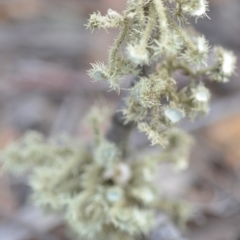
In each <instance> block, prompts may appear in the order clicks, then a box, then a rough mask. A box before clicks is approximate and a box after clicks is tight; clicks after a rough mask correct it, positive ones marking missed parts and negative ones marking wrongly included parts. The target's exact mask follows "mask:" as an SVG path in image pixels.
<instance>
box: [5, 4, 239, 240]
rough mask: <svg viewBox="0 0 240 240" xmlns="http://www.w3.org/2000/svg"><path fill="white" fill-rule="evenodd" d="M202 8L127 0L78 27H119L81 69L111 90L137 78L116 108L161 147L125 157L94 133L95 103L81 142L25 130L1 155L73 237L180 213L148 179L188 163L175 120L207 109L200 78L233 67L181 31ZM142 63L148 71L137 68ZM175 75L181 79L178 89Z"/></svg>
mask: <svg viewBox="0 0 240 240" xmlns="http://www.w3.org/2000/svg"><path fill="white" fill-rule="evenodd" d="M168 3H170V4H168ZM207 10H208V2H207V1H206V0H168V1H167V0H166V1H163V0H128V1H127V7H126V10H125V11H123V13H117V12H116V11H113V10H109V11H108V12H107V14H106V16H102V15H101V14H100V13H99V12H98V13H94V14H92V15H91V17H90V19H89V22H88V24H87V27H88V28H90V29H92V30H94V29H99V28H103V29H108V28H119V29H120V33H119V36H118V37H117V39H116V40H115V42H114V45H113V46H112V47H111V49H110V53H109V59H108V63H107V64H103V63H95V64H92V69H90V70H89V71H88V73H89V75H90V77H91V78H92V79H93V80H94V81H104V80H108V81H109V85H110V88H111V89H114V90H116V91H118V92H119V91H120V89H121V87H120V80H121V79H122V78H123V77H124V76H125V75H127V74H133V75H135V76H137V79H138V81H135V82H134V84H132V85H131V87H130V89H129V96H128V97H127V98H126V106H125V107H124V108H123V109H120V110H121V111H122V113H123V115H124V120H125V122H126V123H129V122H134V123H136V125H137V127H138V129H139V130H140V131H143V132H145V133H146V134H147V136H148V138H149V140H150V141H151V144H152V145H155V144H159V145H161V146H163V147H164V149H163V150H162V152H161V153H159V154H156V155H148V156H147V157H136V156H132V155H131V156H128V158H127V159H128V160H130V161H127V159H126V158H125V156H124V154H123V152H121V150H122V149H120V148H119V146H117V145H116V144H114V143H112V142H109V141H107V140H106V139H105V138H104V137H103V136H104V135H103V133H102V124H103V123H104V122H106V120H105V117H106V116H107V115H109V114H108V113H109V112H108V111H105V110H106V109H105V110H104V109H101V110H100V109H99V108H97V107H94V108H93V109H91V110H90V112H89V114H88V116H87V118H86V119H87V120H86V121H85V122H86V123H87V124H88V125H89V126H90V129H92V130H93V131H92V132H93V138H94V141H92V142H93V143H92V145H90V146H88V147H86V146H85V145H83V144H81V143H78V141H77V140H76V139H75V140H72V139H70V138H67V137H63V138H60V139H55V140H51V141H50V140H46V139H45V138H44V137H43V136H42V135H40V134H37V133H29V134H27V135H26V136H25V137H24V138H23V139H20V140H19V141H18V142H17V143H14V144H13V145H11V146H9V147H8V148H7V149H6V150H4V151H3V152H2V154H1V159H2V162H3V166H4V167H5V168H7V169H13V170H14V169H15V170H17V171H19V170H24V169H27V168H28V167H32V168H33V174H32V176H31V178H30V185H31V186H32V188H33V196H32V198H33V199H34V201H35V202H36V203H37V204H39V205H41V206H44V207H48V208H51V209H54V210H58V211H64V212H65V216H66V221H67V223H68V225H69V226H70V227H71V228H72V229H73V230H74V231H75V232H76V233H77V234H78V235H79V236H80V237H81V238H84V239H98V240H106V239H111V240H122V239H124V240H134V239H136V237H138V236H142V235H143V234H145V235H147V234H148V233H149V231H150V230H151V229H152V228H153V227H154V223H155V221H154V220H155V214H156V212H157V210H159V209H161V210H162V209H165V210H166V211H168V212H172V213H174V214H173V216H174V217H176V218H177V222H178V221H180V222H181V220H182V219H185V218H186V215H187V214H186V212H187V211H185V210H186V208H185V207H184V206H182V205H176V204H175V203H174V204H168V203H167V204H165V203H164V201H163V198H162V197H163V196H161V194H160V193H159V191H158V189H157V188H156V186H155V183H154V180H155V178H156V176H157V169H158V165H159V164H160V163H162V162H168V163H170V164H172V165H173V167H174V168H175V169H176V170H182V169H185V168H186V167H187V165H188V158H189V153H190V148H191V146H192V143H193V141H192V139H191V137H189V136H188V135H187V134H186V133H184V132H182V131H180V130H179V129H177V124H178V123H179V122H180V121H181V120H182V119H184V118H185V117H187V118H189V119H194V118H196V117H197V116H198V115H200V114H204V113H207V112H208V110H209V100H210V91H209V90H208V88H207V87H206V86H205V84H204V83H203V82H202V79H203V76H205V77H208V78H209V79H210V80H212V81H218V82H227V81H228V80H229V77H230V76H231V75H232V74H233V73H234V70H235V65H236V57H235V56H234V55H233V53H232V52H230V51H227V50H224V49H223V48H221V47H216V48H214V50H213V53H214V54H213V56H214V61H213V64H212V65H209V64H208V62H209V61H208V54H209V52H211V48H210V47H209V44H208V42H207V40H206V39H205V37H204V36H202V35H201V34H198V33H196V32H195V31H193V30H192V29H191V30H190V28H187V27H186V24H187V18H188V17H189V16H192V17H195V18H196V19H198V18H200V17H204V16H206V12H207ZM146 66H149V69H150V72H149V73H143V72H144V71H143V70H144V69H145V67H146ZM150 66H151V68H150ZM177 73H183V74H185V75H186V77H187V78H188V82H187V83H186V84H184V86H181V84H179V82H178V81H177V76H179V75H177Z"/></svg>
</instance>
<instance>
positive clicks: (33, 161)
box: [1, 131, 189, 240]
mask: <svg viewBox="0 0 240 240" xmlns="http://www.w3.org/2000/svg"><path fill="white" fill-rule="evenodd" d="M179 134H180V135H179ZM181 134H183V133H180V132H178V131H176V132H173V133H172V140H171V143H172V144H171V145H172V147H169V149H166V150H165V152H164V153H162V155H157V156H146V157H142V158H140V159H135V160H134V161H129V162H123V159H122V157H121V152H120V151H119V149H118V148H117V147H116V146H115V145H114V144H113V143H110V142H108V141H106V140H105V139H103V138H102V139H101V140H100V141H99V143H98V144H96V145H95V146H94V148H93V149H92V151H89V150H86V148H84V147H83V145H81V144H80V143H77V141H76V140H71V139H70V138H67V137H64V138H58V139H55V140H51V141H47V140H46V139H45V138H44V137H43V136H42V135H41V134H39V133H36V132H31V133H29V134H27V135H26V136H25V137H24V138H22V139H20V140H19V141H18V142H16V143H15V144H13V145H11V146H10V147H9V148H7V149H6V150H5V151H3V152H2V154H1V159H2V160H3V165H4V167H5V168H8V169H11V170H17V171H23V170H24V169H28V168H29V167H33V170H34V172H33V173H32V175H31V178H30V185H31V187H32V189H33V195H32V198H33V200H34V202H35V203H36V204H38V205H40V206H42V207H45V208H48V209H49V208H50V209H52V210H55V211H64V212H65V216H66V220H67V222H68V224H69V226H70V227H71V228H72V229H73V230H74V231H75V232H76V233H78V235H80V236H82V237H85V238H86V239H103V240H105V239H113V240H114V239H117V240H120V239H129V240H130V239H134V238H135V237H136V236H140V235H141V234H147V233H148V232H149V231H150V230H151V229H152V227H153V226H154V216H155V212H156V207H157V206H159V203H160V202H161V197H160V194H159V191H158V190H157V188H156V184H155V183H154V180H155V177H156V175H157V169H158V164H159V163H160V162H163V161H167V162H172V163H173V164H174V165H176V166H177V167H182V165H186V164H182V162H183V159H185V160H184V161H187V155H186V152H187V153H188V147H189V144H188V141H189V139H188V137H187V136H185V138H187V141H185V144H182V143H181V144H180V142H179V141H178V139H185V138H184V136H182V135H181ZM182 145H183V146H182ZM179 149H181V150H180V151H179ZM183 149H186V150H187V151H184V150H183ZM110 236H111V237H110Z"/></svg>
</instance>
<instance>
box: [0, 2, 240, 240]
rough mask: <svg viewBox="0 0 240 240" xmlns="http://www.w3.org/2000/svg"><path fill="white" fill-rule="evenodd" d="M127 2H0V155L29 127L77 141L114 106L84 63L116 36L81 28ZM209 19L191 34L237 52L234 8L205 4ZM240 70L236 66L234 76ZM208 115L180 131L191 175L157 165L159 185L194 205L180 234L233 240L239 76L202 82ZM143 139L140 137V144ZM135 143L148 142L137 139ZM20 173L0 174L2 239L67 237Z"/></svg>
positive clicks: (239, 169) (239, 6)
mask: <svg viewBox="0 0 240 240" xmlns="http://www.w3.org/2000/svg"><path fill="white" fill-rule="evenodd" d="M125 2H126V1H125V0H115V1H113V0H0V149H3V148H4V147H6V146H7V145H8V144H11V142H13V141H15V140H16V139H17V138H19V137H20V136H21V135H22V134H24V133H25V132H26V131H27V130H30V129H34V130H38V131H41V132H43V133H44V134H45V135H46V136H53V135H55V134H58V133H61V132H63V131H65V132H69V133H70V134H73V135H75V136H77V137H81V138H82V139H88V138H89V136H88V135H89V133H88V132H86V131H85V129H84V127H82V124H81V120H82V119H83V117H84V115H85V114H86V113H87V111H88V109H89V108H90V106H91V105H92V104H93V103H94V102H95V101H96V100H97V99H99V97H105V98H106V99H107V102H111V104H112V105H113V106H115V104H116V103H117V102H118V100H119V98H120V96H118V95H117V94H116V93H114V92H107V90H108V85H107V84H105V83H92V82H91V80H90V79H89V77H88V76H87V74H86V70H87V69H89V68H90V64H89V63H90V62H95V61H106V59H107V56H108V52H107V50H108V48H109V45H111V44H112V41H113V39H114V36H115V35H116V33H117V32H116V31H114V30H113V31H110V34H108V33H106V32H104V31H96V32H94V33H91V32H89V31H87V30H86V29H85V27H84V24H86V21H87V18H88V17H89V14H90V13H92V12H93V11H97V10H99V11H101V12H102V13H103V14H104V13H106V10H107V9H108V8H112V9H114V10H119V11H121V10H122V9H124V6H125ZM208 15H209V16H210V18H211V20H209V19H207V18H206V19H199V20H198V23H197V24H196V26H195V27H196V29H197V30H199V31H201V32H203V33H204V34H205V35H206V37H207V39H209V40H210V43H211V44H220V45H223V46H224V47H226V48H229V49H232V50H234V51H235V53H236V55H238V56H239V55H240V24H239V23H240V1H239V0H211V1H210V12H209V14H208ZM192 23H193V24H194V25H195V20H193V21H192ZM237 72H238V73H239V72H240V66H239V63H238V70H237ZM208 86H209V87H210V88H211V91H212V92H213V97H212V107H211V113H210V114H209V115H208V116H206V117H203V118H201V119H199V120H197V121H196V122H195V123H192V124H190V123H188V122H185V123H183V124H182V128H184V129H186V130H187V131H189V132H191V134H193V135H194V137H195V138H196V143H195V146H194V148H193V150H192V156H191V163H190V168H189V169H188V170H187V171H184V172H182V173H175V172H173V171H172V170H171V169H169V168H167V167H165V166H163V167H162V169H160V171H161V176H162V177H161V179H160V180H159V186H160V187H162V188H163V191H165V192H166V194H168V196H169V197H171V198H173V199H178V198H180V199H185V200H186V201H188V202H189V204H190V205H192V206H194V214H192V216H191V218H190V219H189V221H188V228H187V229H186V231H185V233H186V236H187V237H188V239H190V240H202V239H208V240H239V239H240V228H239V226H240V79H239V75H237V74H236V76H234V77H233V78H232V81H231V82H230V83H227V84H224V85H222V84H213V83H211V84H208ZM139 136H141V137H139ZM131 141H132V143H131V144H132V146H134V147H136V148H142V146H147V145H148V142H147V140H146V138H145V137H144V136H143V135H138V134H137V133H134V134H133V136H132V138H131ZM30 194H31V190H30V189H29V188H28V186H27V180H26V178H25V177H24V176H13V175H11V174H10V173H4V174H1V176H0V239H1V240H70V239H71V238H70V237H69V235H68V233H67V230H66V227H65V224H64V222H63V221H62V218H61V216H58V215H55V214H49V213H44V212H42V211H41V210H40V209H38V208H37V207H34V206H33V205H32V204H31V202H30V201H29V196H30Z"/></svg>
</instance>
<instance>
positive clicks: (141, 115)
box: [88, 0, 236, 146]
mask: <svg viewBox="0 0 240 240" xmlns="http://www.w3.org/2000/svg"><path fill="white" fill-rule="evenodd" d="M207 11H208V2H207V1H206V0H169V1H167V0H138V1H136V0H128V1H127V8H126V10H125V11H124V12H123V13H121V14H120V13H117V12H115V11H113V10H109V11H108V13H107V15H106V16H102V15H101V14H100V13H94V14H92V15H91V17H90V19H89V22H88V27H89V28H91V29H92V30H94V29H99V28H104V29H107V28H119V29H120V33H119V36H118V38H117V39H116V41H115V43H114V45H113V47H112V48H111V50H110V54H109V61H108V64H107V65H105V64H103V63H96V64H92V69H91V70H89V75H90V76H91V77H92V79H93V80H95V81H99V80H104V79H105V80H108V81H109V83H110V87H111V88H112V89H115V90H117V91H120V89H121V87H120V82H121V79H122V78H123V77H124V75H126V74H134V75H136V76H140V75H141V70H142V67H143V66H145V67H146V66H151V67H152V70H151V71H150V73H149V74H146V76H142V77H140V79H139V81H138V82H137V83H136V84H135V85H134V86H133V87H131V88H130V89H129V91H130V95H129V97H128V98H127V100H126V107H125V108H124V109H123V113H124V115H125V119H126V122H130V121H133V122H136V123H137V125H138V128H139V130H140V131H144V132H146V134H147V135H148V137H149V139H150V140H151V143H152V144H153V145H154V144H160V145H163V146H165V145H167V142H168V130H169V129H171V128H172V127H174V126H175V125H176V124H177V123H178V122H179V121H180V120H182V119H183V118H185V117H187V118H189V119H194V118H195V117H197V116H198V115H200V114H204V113H207V112H208V110H209V100H210V92H209V90H208V88H207V87H206V86H205V84H204V81H203V80H204V79H206V78H207V79H209V80H211V81H218V82H227V81H228V79H229V77H230V76H231V75H232V74H233V73H234V69H235V64H236V58H235V56H234V55H233V53H232V52H230V51H227V50H225V49H223V48H221V47H213V48H210V46H209V43H208V41H207V40H206V39H205V37H204V36H203V35H202V34H199V33H197V32H196V31H195V30H193V29H192V28H190V27H189V26H188V17H195V18H196V19H198V18H200V17H204V16H207ZM209 55H211V64H210V59H209V57H208V56H209ZM180 73H182V74H184V75H186V77H187V79H188V82H187V83H184V84H181V82H179V75H180Z"/></svg>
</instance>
